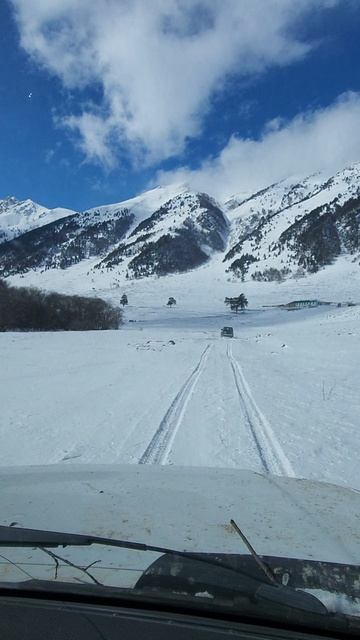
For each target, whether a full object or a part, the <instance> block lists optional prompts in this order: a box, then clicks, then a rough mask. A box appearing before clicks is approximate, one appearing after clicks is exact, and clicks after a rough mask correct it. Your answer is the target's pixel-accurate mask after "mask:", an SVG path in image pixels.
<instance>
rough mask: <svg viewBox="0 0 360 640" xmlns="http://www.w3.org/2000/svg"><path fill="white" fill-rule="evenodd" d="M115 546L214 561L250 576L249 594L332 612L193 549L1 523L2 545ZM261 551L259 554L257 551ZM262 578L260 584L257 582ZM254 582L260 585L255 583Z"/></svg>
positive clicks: (310, 598)
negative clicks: (184, 549)
mask: <svg viewBox="0 0 360 640" xmlns="http://www.w3.org/2000/svg"><path fill="white" fill-rule="evenodd" d="M91 545H100V546H111V547H117V548H123V549H133V550H135V551H152V552H155V553H160V554H166V555H168V556H169V555H170V556H177V557H180V558H185V559H187V560H192V561H196V562H201V563H204V564H206V565H212V566H215V567H217V568H218V569H219V568H220V569H222V570H223V571H232V572H233V573H236V574H237V575H241V576H243V577H246V578H247V579H248V581H249V580H250V582H251V583H252V587H251V588H249V584H247V589H246V595H248V596H250V597H254V598H256V599H258V600H266V601H270V602H274V603H277V604H280V605H283V606H285V607H290V608H295V609H300V610H301V611H307V612H309V613H316V614H328V611H327V609H326V607H325V606H324V605H323V604H322V602H320V600H318V599H317V598H316V597H315V596H313V595H311V594H309V593H306V592H304V591H298V590H296V589H293V588H291V587H287V586H286V587H285V586H281V585H279V584H277V583H276V584H274V583H273V582H272V583H271V584H269V582H268V576H267V580H266V581H265V580H262V579H260V578H259V577H257V576H254V575H249V574H248V573H246V572H245V571H241V570H239V569H237V568H235V567H232V566H229V565H226V564H224V563H223V562H222V561H221V560H217V559H216V558H214V557H212V558H211V557H208V556H206V555H203V554H201V553H197V552H191V551H180V550H176V549H171V548H169V547H161V546H157V545H152V544H144V543H141V542H132V541H128V540H118V539H116V538H106V537H102V536H93V535H86V534H78V533H66V532H59V531H46V530H41V529H26V528H22V527H12V526H5V525H0V547H21V548H23V547H30V548H34V547H36V548H39V549H44V550H45V548H46V547H50V548H56V547H70V546H71V547H73V546H81V547H82V546H91ZM256 555H257V554H256ZM259 582H260V586H259V585H258V584H256V583H259ZM254 584H255V585H256V586H254Z"/></svg>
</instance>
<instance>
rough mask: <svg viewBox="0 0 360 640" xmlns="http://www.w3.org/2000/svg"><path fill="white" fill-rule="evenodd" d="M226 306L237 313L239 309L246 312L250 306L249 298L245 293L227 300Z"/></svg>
mask: <svg viewBox="0 0 360 640" xmlns="http://www.w3.org/2000/svg"><path fill="white" fill-rule="evenodd" d="M225 304H226V305H227V306H229V307H230V309H231V311H235V313H237V312H238V311H239V309H241V310H242V311H244V309H245V307H247V306H248V301H247V298H246V297H245V295H244V294H243V293H241V294H240V295H239V296H235V297H234V298H225Z"/></svg>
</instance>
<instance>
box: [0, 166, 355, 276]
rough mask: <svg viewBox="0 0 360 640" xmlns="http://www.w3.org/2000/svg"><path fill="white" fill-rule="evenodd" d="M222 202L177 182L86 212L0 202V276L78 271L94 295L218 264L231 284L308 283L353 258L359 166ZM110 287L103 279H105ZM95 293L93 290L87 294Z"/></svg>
mask: <svg viewBox="0 0 360 640" xmlns="http://www.w3.org/2000/svg"><path fill="white" fill-rule="evenodd" d="M244 195H245V193H244V191H243V192H239V193H238V194H234V195H233V196H232V197H231V198H230V199H227V200H226V201H225V202H224V203H219V202H217V201H216V200H215V199H214V198H212V196H211V194H210V195H209V194H205V193H200V192H196V191H192V190H190V189H189V188H188V186H187V185H185V184H178V185H168V186H165V187H156V188H155V189H151V190H150V191H147V192H144V193H142V194H140V195H138V196H135V197H134V198H131V199H128V200H125V201H123V202H119V203H115V204H110V205H100V206H98V207H93V208H91V209H88V210H86V211H84V212H74V211H72V210H66V209H59V208H56V209H47V208H46V207H42V205H37V203H33V202H32V201H31V200H25V201H18V200H16V199H15V198H11V197H10V198H8V199H7V200H2V201H0V276H1V277H12V276H19V275H20V276H23V277H25V276H26V275H27V274H31V273H35V272H40V273H43V272H44V271H49V270H56V269H62V270H66V269H69V268H71V267H73V266H74V265H79V266H80V267H81V265H83V267H84V268H83V272H84V277H90V278H91V281H92V282H93V283H95V288H97V286H99V287H100V288H101V280H102V279H103V280H104V278H105V275H106V274H107V276H109V274H111V275H112V276H113V280H114V282H117V283H118V284H119V283H121V282H125V281H129V280H132V279H139V278H147V277H150V276H162V277H164V276H167V275H169V274H172V273H176V272H178V273H182V272H185V271H192V270H196V269H197V268H198V267H199V266H201V265H204V264H206V263H211V262H212V261H214V258H215V255H216V256H219V258H221V261H222V263H223V274H224V277H225V274H227V276H226V277H229V276H230V277H231V278H233V279H235V280H240V281H244V279H253V280H260V281H261V280H262V281H268V280H277V281H282V280H284V279H287V278H290V277H293V276H294V274H297V275H306V274H307V273H314V272H316V271H317V270H319V269H323V268H326V267H327V266H328V265H330V264H332V263H333V261H334V260H336V259H337V257H339V256H340V255H347V256H348V257H349V259H351V260H353V261H354V262H356V261H357V260H358V258H359V256H360V241H359V237H360V163H357V164H353V165H351V166H349V167H345V168H344V169H343V170H341V171H338V172H337V173H335V174H333V175H331V174H329V172H321V171H320V172H317V173H315V174H314V173H313V174H311V175H308V176H303V177H301V176H300V177H299V176H297V177H293V178H291V177H290V178H285V179H283V180H280V181H279V182H276V183H273V184H271V185H268V186H267V187H264V188H262V189H260V190H258V191H257V192H256V193H254V194H251V195H248V196H247V197H245V198H244ZM106 279H107V280H108V278H106ZM92 288H94V287H92Z"/></svg>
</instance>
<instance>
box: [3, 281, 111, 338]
mask: <svg viewBox="0 0 360 640" xmlns="http://www.w3.org/2000/svg"><path fill="white" fill-rule="evenodd" d="M121 322H122V312H121V310H120V309H118V308H116V307H114V306H112V305H111V304H109V303H108V302H106V301H105V300H102V299H100V298H87V297H83V296H70V295H63V294H60V293H45V292H44V291H41V290H39V289H34V288H29V287H11V286H9V285H8V284H7V283H6V282H4V281H3V280H0V331H12V330H22V331H89V330H98V329H118V328H119V325H120V324H121Z"/></svg>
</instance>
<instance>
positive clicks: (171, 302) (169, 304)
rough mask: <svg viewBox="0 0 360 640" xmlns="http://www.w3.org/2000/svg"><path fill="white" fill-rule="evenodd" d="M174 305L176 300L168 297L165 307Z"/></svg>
mask: <svg viewBox="0 0 360 640" xmlns="http://www.w3.org/2000/svg"><path fill="white" fill-rule="evenodd" d="M174 304H176V300H175V298H173V297H172V296H170V298H169V300H168V301H167V306H168V307H172V306H173V305H174Z"/></svg>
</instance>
